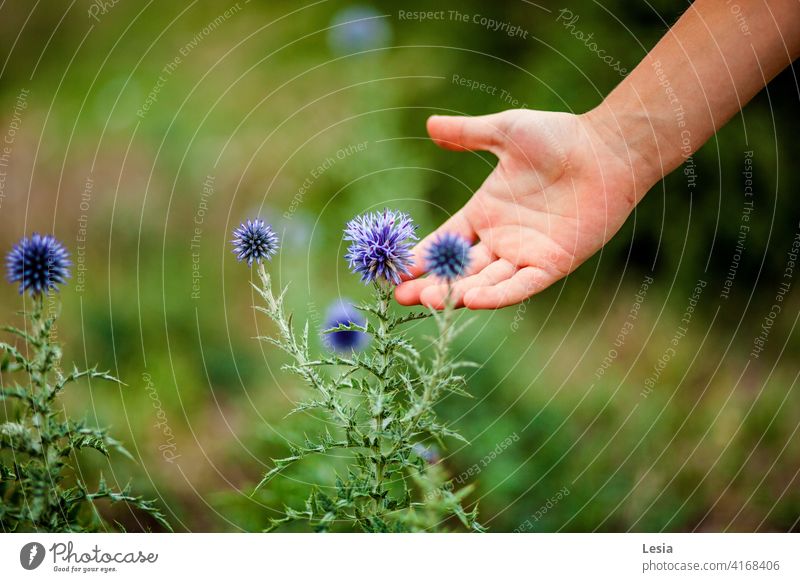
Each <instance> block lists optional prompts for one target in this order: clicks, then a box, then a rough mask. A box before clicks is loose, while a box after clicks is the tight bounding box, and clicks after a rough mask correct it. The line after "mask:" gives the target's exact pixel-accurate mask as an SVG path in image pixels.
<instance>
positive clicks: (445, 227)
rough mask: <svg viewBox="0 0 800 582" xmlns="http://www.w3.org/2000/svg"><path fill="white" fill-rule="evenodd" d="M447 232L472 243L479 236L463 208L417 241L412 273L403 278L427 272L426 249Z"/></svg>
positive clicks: (413, 250)
mask: <svg viewBox="0 0 800 582" xmlns="http://www.w3.org/2000/svg"><path fill="white" fill-rule="evenodd" d="M445 232H450V233H453V234H457V235H459V236H460V237H462V238H464V239H465V240H467V241H468V242H469V243H470V244H471V243H474V242H475V239H476V238H477V236H478V235H477V234H475V229H473V228H472V225H471V224H470V223H469V221H468V220H467V219H466V217H465V215H464V209H463V208H462V209H461V210H459V211H458V212H456V213H455V214H454V215H453V216H451V217H450V218H448V219H447V220H446V221H445V222H444V224H442V226H440V227H439V228H437V229H436V230H434V231H433V232H432V233H430V234H429V235H428V236H426V237H425V238H424V239H422V241H420V242H419V243H417V245H416V246H415V247H414V248H413V249H412V250H411V253H412V261H413V263H412V265H411V266H410V267H409V269H408V270H409V272H410V275H404V276H403V277H402V279H403V280H408V279H415V278H416V277H419V276H420V275H422V274H423V273H426V272H427V270H428V269H427V266H426V265H425V251H426V250H427V249H428V245H429V244H431V243H432V242H433V241H434V240H436V239H437V238H438V237H439V236H440V235H442V234H444V233H445Z"/></svg>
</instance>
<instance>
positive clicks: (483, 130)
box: [428, 113, 506, 154]
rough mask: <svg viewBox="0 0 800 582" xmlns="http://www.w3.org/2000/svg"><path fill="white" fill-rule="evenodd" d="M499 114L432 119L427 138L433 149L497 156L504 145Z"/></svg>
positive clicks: (430, 118)
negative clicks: (431, 142)
mask: <svg viewBox="0 0 800 582" xmlns="http://www.w3.org/2000/svg"><path fill="white" fill-rule="evenodd" d="M505 127H506V123H505V117H504V116H503V114H502V113H494V114H492V115H480V116H478V117H466V116H463V117H462V116H453V115H432V116H431V117H429V118H428V134H429V135H430V136H431V138H432V139H433V141H434V142H436V145H438V146H439V147H443V148H446V149H449V150H456V151H464V150H486V151H490V152H492V153H495V154H496V153H497V152H498V151H499V150H500V148H501V147H502V145H503V143H504V141H505Z"/></svg>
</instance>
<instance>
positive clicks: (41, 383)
mask: <svg viewBox="0 0 800 582" xmlns="http://www.w3.org/2000/svg"><path fill="white" fill-rule="evenodd" d="M33 301H34V306H33V310H32V311H31V312H30V313H27V314H25V315H26V319H27V320H28V321H29V322H30V331H25V330H21V329H18V328H15V327H3V328H2V329H3V330H4V331H6V332H9V333H11V334H13V335H15V336H17V337H18V338H21V339H22V340H23V342H24V343H25V345H26V346H27V349H26V350H20V349H18V348H16V347H15V346H13V345H11V344H9V343H5V342H0V350H2V351H3V352H4V354H5V355H4V357H3V359H2V361H0V374H2V376H0V379H2V383H0V401H3V403H4V409H5V411H6V415H5V416H6V418H5V422H3V423H2V424H0V499H1V500H2V503H0V530H2V531H4V532H18V531H47V532H75V531H94V530H101V529H107V528H108V525H107V524H106V523H105V522H104V520H103V518H102V517H101V516H100V514H99V512H98V511H97V509H96V508H95V506H94V502H95V501H97V500H99V499H107V500H109V501H111V502H112V503H119V502H123V503H127V504H128V505H130V506H131V507H134V508H137V509H138V510H140V511H143V512H145V513H147V514H148V515H150V516H151V517H152V518H153V519H155V520H156V521H157V522H158V523H160V524H161V525H162V526H164V527H165V528H167V529H171V528H170V526H169V524H168V523H167V521H166V519H165V518H164V516H163V515H162V514H161V512H160V511H159V510H158V508H156V507H155V505H154V504H153V502H152V501H148V500H145V499H142V498H141V497H137V496H134V495H131V493H130V490H129V488H128V487H126V488H125V489H124V490H122V491H115V490H113V489H112V488H110V487H109V486H108V484H107V483H106V481H105V479H104V478H103V476H102V475H101V476H100V479H99V483H98V485H97V487H96V489H94V490H92V489H91V488H90V487H89V486H88V485H87V484H86V483H85V482H84V481H83V480H82V478H81V475H80V474H79V473H78V472H77V471H75V469H74V467H73V465H72V462H73V457H74V455H75V454H76V453H78V452H79V451H81V450H83V449H94V450H95V451H98V452H100V453H101V454H102V455H104V456H105V457H108V456H109V454H110V451H111V450H112V449H113V450H115V451H117V452H119V453H122V454H123V455H125V456H126V457H128V458H129V459H131V460H133V457H131V455H130V453H128V451H126V450H125V448H124V447H123V446H122V445H121V444H120V442H119V441H117V440H116V439H114V438H113V437H111V436H110V435H109V434H108V432H107V431H106V430H105V429H101V428H95V427H91V426H88V425H87V424H86V423H85V422H84V421H83V420H75V419H72V418H70V417H68V416H66V414H65V413H64V412H63V408H62V407H59V406H58V395H59V394H60V393H61V392H62V391H63V390H64V389H65V388H66V387H67V385H69V384H72V383H73V382H76V381H78V380H81V379H98V380H105V381H109V382H117V383H119V380H117V379H116V378H114V377H113V376H111V375H110V374H108V373H107V372H100V371H98V370H97V369H96V368H90V369H87V370H79V369H77V368H73V370H72V372H70V373H69V374H66V375H65V374H64V373H63V372H62V371H61V368H60V366H59V363H60V361H61V348H60V346H59V345H58V343H56V342H54V341H53V339H52V336H51V333H52V330H53V328H54V324H55V316H49V315H46V314H45V312H44V300H43V297H42V296H41V295H39V296H36V297H34V299H33ZM12 375H15V376H22V377H26V378H27V382H26V384H25V385H23V384H19V383H17V382H14V383H10V384H9V383H8V382H7V378H9V377H11V376H12Z"/></svg>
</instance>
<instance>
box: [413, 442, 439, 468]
mask: <svg viewBox="0 0 800 582" xmlns="http://www.w3.org/2000/svg"><path fill="white" fill-rule="evenodd" d="M412 450H413V451H414V453H416V455H417V456H418V457H419V458H421V459H422V460H423V461H425V462H426V463H428V464H429V465H435V464H436V463H438V462H439V461H441V460H442V458H441V456H440V455H439V449H437V448H436V446H435V445H429V446H428V445H423V444H422V443H416V444H415V445H414V446H413V447H412Z"/></svg>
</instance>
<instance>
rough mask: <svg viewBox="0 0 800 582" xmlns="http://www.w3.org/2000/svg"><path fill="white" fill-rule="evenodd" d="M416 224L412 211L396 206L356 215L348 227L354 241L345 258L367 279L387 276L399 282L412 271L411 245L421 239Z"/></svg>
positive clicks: (349, 238)
mask: <svg viewBox="0 0 800 582" xmlns="http://www.w3.org/2000/svg"><path fill="white" fill-rule="evenodd" d="M416 228H417V227H416V225H415V224H414V222H413V221H412V220H411V217H410V216H409V215H408V214H405V213H403V212H399V211H395V210H388V209H386V210H384V211H383V212H371V213H369V214H362V215H361V216H357V217H355V218H354V219H353V220H351V221H350V222H348V223H347V227H346V228H345V229H344V240H346V241H350V242H351V244H350V248H348V249H347V255H345V258H346V259H347V260H348V261H349V263H350V270H351V271H353V273H356V274H359V275H361V280H362V281H363V282H365V283H369V282H371V281H376V280H378V279H383V280H384V281H388V282H390V283H394V284H395V285H397V284H399V283H400V275H408V274H409V271H408V268H409V267H410V266H411V265H412V264H413V261H412V259H411V247H412V244H413V241H415V240H417V235H416V234H414V231H415V230H416Z"/></svg>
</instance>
